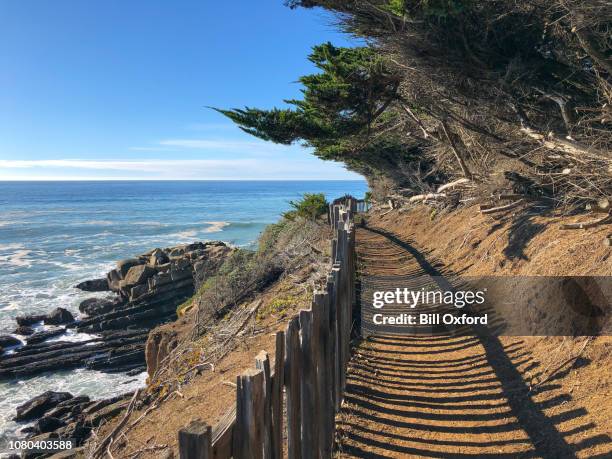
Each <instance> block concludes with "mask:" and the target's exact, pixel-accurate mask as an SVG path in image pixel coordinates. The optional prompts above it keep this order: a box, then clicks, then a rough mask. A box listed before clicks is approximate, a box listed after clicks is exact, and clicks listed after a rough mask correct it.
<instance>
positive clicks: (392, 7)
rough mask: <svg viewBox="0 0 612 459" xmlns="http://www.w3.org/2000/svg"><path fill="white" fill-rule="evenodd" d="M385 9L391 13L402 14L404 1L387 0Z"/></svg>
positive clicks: (404, 8)
mask: <svg viewBox="0 0 612 459" xmlns="http://www.w3.org/2000/svg"><path fill="white" fill-rule="evenodd" d="M387 9H388V10H389V11H391V12H392V13H393V14H397V15H398V16H403V15H404V13H406V1H405V0H389V4H388V5H387Z"/></svg>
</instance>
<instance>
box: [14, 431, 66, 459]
mask: <svg viewBox="0 0 612 459" xmlns="http://www.w3.org/2000/svg"><path fill="white" fill-rule="evenodd" d="M57 438H59V435H58V434H56V433H55V432H47V433H44V434H40V435H36V436H35V437H31V438H29V439H28V441H33V442H46V441H49V440H53V439H57ZM43 455H44V453H41V452H39V451H38V450H35V449H34V450H24V451H22V452H21V459H33V458H35V457H41V456H43Z"/></svg>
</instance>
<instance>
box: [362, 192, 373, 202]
mask: <svg viewBox="0 0 612 459" xmlns="http://www.w3.org/2000/svg"><path fill="white" fill-rule="evenodd" d="M363 200H364V201H365V202H368V203H369V202H371V201H372V192H371V191H366V193H365V196H364V197H363Z"/></svg>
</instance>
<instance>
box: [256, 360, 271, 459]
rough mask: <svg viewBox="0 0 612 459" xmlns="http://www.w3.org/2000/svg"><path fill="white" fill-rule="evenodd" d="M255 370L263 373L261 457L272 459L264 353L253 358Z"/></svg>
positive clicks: (268, 380)
mask: <svg viewBox="0 0 612 459" xmlns="http://www.w3.org/2000/svg"><path fill="white" fill-rule="evenodd" d="M255 368H257V369H258V370H261V371H263V389H264V390H263V392H264V393H263V397H262V398H263V400H262V406H263V413H262V414H263V418H260V419H259V422H260V423H263V426H262V441H263V457H264V458H265V459H271V458H272V397H271V392H272V375H271V374H270V358H269V357H268V353H267V352H266V351H261V352H260V353H259V354H257V357H255Z"/></svg>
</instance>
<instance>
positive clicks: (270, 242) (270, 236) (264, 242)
mask: <svg viewBox="0 0 612 459" xmlns="http://www.w3.org/2000/svg"><path fill="white" fill-rule="evenodd" d="M287 223H288V221H287V220H286V219H281V220H279V221H278V223H273V224H271V225H268V226H266V228H265V229H264V230H263V232H262V233H261V235H260V236H259V243H258V246H257V253H258V254H262V255H263V254H267V253H270V252H271V251H272V250H273V249H274V247H275V246H276V244H277V243H278V240H279V237H280V236H281V234H282V233H283V231H285V229H286V228H287Z"/></svg>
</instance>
